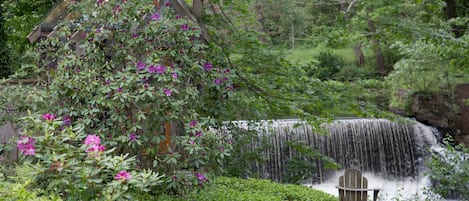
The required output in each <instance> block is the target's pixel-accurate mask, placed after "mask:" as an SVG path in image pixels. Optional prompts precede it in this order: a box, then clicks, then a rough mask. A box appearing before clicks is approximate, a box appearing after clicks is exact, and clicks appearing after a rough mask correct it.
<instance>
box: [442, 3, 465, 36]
mask: <svg viewBox="0 0 469 201" xmlns="http://www.w3.org/2000/svg"><path fill="white" fill-rule="evenodd" d="M445 3H446V7H445V17H446V20H450V19H453V18H456V17H458V12H457V10H456V2H455V0H445ZM451 29H452V31H453V33H454V36H455V37H456V38H459V37H461V36H462V35H463V34H464V26H457V25H452V26H451Z"/></svg>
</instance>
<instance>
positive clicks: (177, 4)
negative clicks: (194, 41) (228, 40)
mask: <svg viewBox="0 0 469 201" xmlns="http://www.w3.org/2000/svg"><path fill="white" fill-rule="evenodd" d="M169 2H170V3H171V6H172V7H173V8H174V9H175V10H176V12H177V13H178V14H179V15H181V16H184V17H187V18H189V19H190V20H192V21H194V22H197V23H198V24H199V27H200V29H201V30H202V37H203V38H204V39H205V40H206V41H209V39H210V37H209V35H208V31H207V28H206V27H205V25H204V24H203V23H202V22H201V21H200V20H199V18H197V17H196V15H194V13H192V10H191V9H190V8H189V6H188V5H187V4H186V2H184V0H169Z"/></svg>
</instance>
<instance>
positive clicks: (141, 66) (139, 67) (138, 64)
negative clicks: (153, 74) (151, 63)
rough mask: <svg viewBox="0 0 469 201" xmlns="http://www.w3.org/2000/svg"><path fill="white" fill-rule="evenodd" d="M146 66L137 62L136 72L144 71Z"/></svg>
mask: <svg viewBox="0 0 469 201" xmlns="http://www.w3.org/2000/svg"><path fill="white" fill-rule="evenodd" d="M146 67H147V66H146V65H145V63H143V62H142V61H139V62H137V70H144V69H145V68H146Z"/></svg>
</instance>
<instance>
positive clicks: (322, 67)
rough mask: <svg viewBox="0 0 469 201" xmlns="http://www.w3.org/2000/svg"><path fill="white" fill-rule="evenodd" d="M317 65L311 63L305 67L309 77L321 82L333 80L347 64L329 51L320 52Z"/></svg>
mask: <svg viewBox="0 0 469 201" xmlns="http://www.w3.org/2000/svg"><path fill="white" fill-rule="evenodd" d="M316 60H317V63H313V62H311V63H309V64H307V65H306V66H305V71H306V73H307V75H308V76H312V77H315V78H318V79H320V80H332V79H334V77H335V74H336V73H338V72H339V71H340V69H342V68H343V67H344V66H345V65H346V62H345V61H344V59H343V58H341V57H340V56H338V55H337V54H335V53H334V52H332V51H330V50H328V51H325V52H320V53H319V55H318V56H317V57H316Z"/></svg>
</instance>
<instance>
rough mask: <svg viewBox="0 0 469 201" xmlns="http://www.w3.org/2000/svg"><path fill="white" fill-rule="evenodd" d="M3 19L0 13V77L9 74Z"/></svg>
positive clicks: (0, 5) (0, 4) (1, 6)
mask: <svg viewBox="0 0 469 201" xmlns="http://www.w3.org/2000/svg"><path fill="white" fill-rule="evenodd" d="M3 1H4V0H0V13H3V7H4V6H3ZM4 23H5V20H4V18H3V15H0V78H1V77H4V76H7V75H8V74H10V68H9V66H8V63H9V62H8V61H9V57H8V55H9V52H8V47H7V35H6V33H5V28H4Z"/></svg>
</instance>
